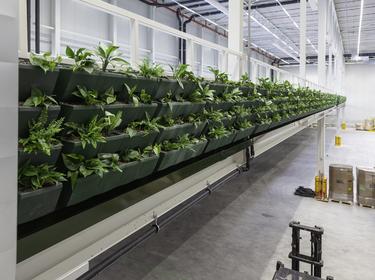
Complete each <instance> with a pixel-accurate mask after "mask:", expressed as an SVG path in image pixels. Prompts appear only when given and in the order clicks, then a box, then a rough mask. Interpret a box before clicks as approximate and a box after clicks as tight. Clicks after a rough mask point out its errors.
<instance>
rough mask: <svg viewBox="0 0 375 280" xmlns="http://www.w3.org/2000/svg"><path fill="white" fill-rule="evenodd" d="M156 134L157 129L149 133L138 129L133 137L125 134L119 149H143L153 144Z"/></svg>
mask: <svg viewBox="0 0 375 280" xmlns="http://www.w3.org/2000/svg"><path fill="white" fill-rule="evenodd" d="M158 134H159V132H157V131H152V132H149V133H144V132H143V131H140V132H138V133H137V134H136V135H134V136H133V137H130V136H129V135H127V134H126V135H125V137H124V139H123V141H122V144H121V149H120V150H121V151H126V150H129V149H134V148H141V149H143V148H145V147H147V146H149V145H153V144H154V142H155V140H156V137H157V136H158Z"/></svg>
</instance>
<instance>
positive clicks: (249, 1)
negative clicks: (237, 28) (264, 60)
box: [247, 0, 252, 79]
mask: <svg viewBox="0 0 375 280" xmlns="http://www.w3.org/2000/svg"><path fill="white" fill-rule="evenodd" d="M251 4H252V0H247V5H248V9H247V75H248V77H249V79H251Z"/></svg>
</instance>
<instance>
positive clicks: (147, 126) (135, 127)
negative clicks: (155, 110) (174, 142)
mask: <svg viewBox="0 0 375 280" xmlns="http://www.w3.org/2000/svg"><path fill="white" fill-rule="evenodd" d="M161 127H162V126H161V125H160V124H159V119H157V118H154V119H150V117H149V116H148V114H146V119H145V120H141V121H134V122H131V123H130V124H129V125H128V127H127V128H126V129H125V133H126V134H127V135H129V137H134V136H135V135H136V134H137V133H138V132H139V131H142V132H143V133H145V134H148V133H151V132H155V131H156V132H159V129H160V128H161Z"/></svg>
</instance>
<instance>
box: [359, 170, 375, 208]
mask: <svg viewBox="0 0 375 280" xmlns="http://www.w3.org/2000/svg"><path fill="white" fill-rule="evenodd" d="M357 202H358V204H362V205H366V206H375V168H366V167H357Z"/></svg>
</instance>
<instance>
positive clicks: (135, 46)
mask: <svg viewBox="0 0 375 280" xmlns="http://www.w3.org/2000/svg"><path fill="white" fill-rule="evenodd" d="M130 61H131V66H132V67H133V68H138V61H139V23H138V21H137V20H135V19H131V20H130Z"/></svg>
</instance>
